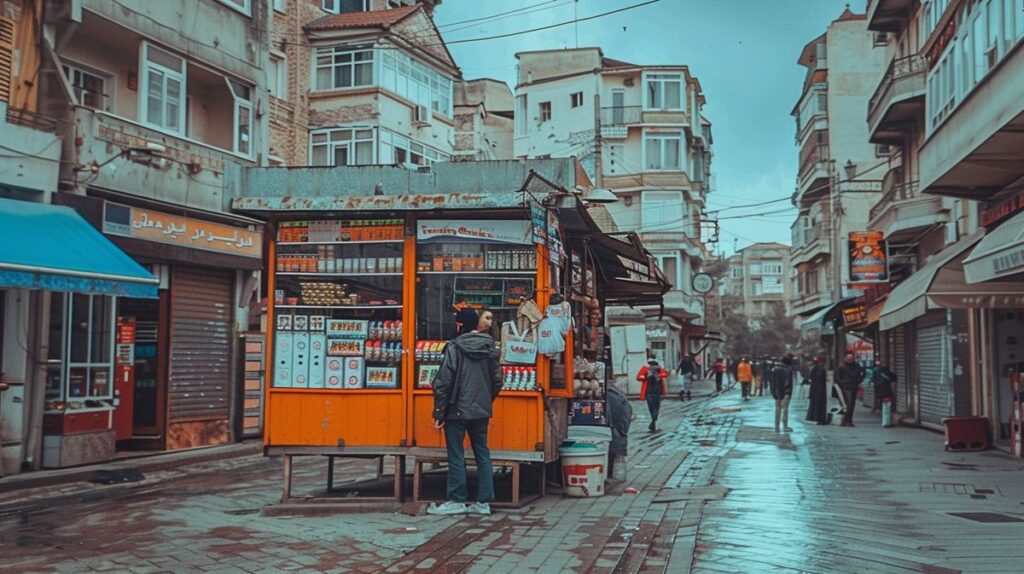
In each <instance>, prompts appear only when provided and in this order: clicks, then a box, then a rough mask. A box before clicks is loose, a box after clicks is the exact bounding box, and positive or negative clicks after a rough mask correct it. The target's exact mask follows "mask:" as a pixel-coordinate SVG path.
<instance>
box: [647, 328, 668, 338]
mask: <svg viewBox="0 0 1024 574" xmlns="http://www.w3.org/2000/svg"><path fill="white" fill-rule="evenodd" d="M647 338H648V339H667V338H668V329H666V328H664V327H657V328H654V329H647Z"/></svg>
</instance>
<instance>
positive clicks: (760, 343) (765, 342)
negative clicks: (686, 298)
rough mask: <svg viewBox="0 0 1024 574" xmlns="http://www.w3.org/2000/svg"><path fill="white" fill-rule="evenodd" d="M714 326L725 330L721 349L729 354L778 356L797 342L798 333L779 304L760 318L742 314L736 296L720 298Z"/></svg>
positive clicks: (738, 298)
mask: <svg viewBox="0 0 1024 574" xmlns="http://www.w3.org/2000/svg"><path fill="white" fill-rule="evenodd" d="M718 327H719V329H720V330H721V331H722V332H723V333H725V336H726V343H725V348H726V352H727V353H728V355H729V356H730V357H740V356H746V357H759V356H763V355H769V356H773V357H781V356H783V355H785V354H786V353H788V352H790V351H792V350H793V348H795V347H796V345H797V343H798V342H799V341H800V333H799V332H798V331H797V330H796V328H794V327H793V320H792V319H791V318H789V317H787V316H786V313H785V309H784V306H783V305H782V304H781V303H779V304H773V305H772V306H771V309H770V311H769V313H768V314H767V315H765V316H764V317H760V318H758V319H756V320H751V318H750V317H747V316H746V315H744V313H743V300H742V299H741V298H740V297H723V298H722V321H721V323H720V324H719V325H718Z"/></svg>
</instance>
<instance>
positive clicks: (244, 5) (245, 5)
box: [220, 0, 250, 16]
mask: <svg viewBox="0 0 1024 574" xmlns="http://www.w3.org/2000/svg"><path fill="white" fill-rule="evenodd" d="M220 1H221V3H223V4H227V5H228V6H231V7H232V8H234V9H235V10H238V11H239V12H241V13H242V14H245V15H246V16H248V15H249V13H250V12H249V0H220Z"/></svg>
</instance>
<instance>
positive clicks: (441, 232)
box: [416, 219, 533, 245]
mask: <svg viewBox="0 0 1024 574" xmlns="http://www.w3.org/2000/svg"><path fill="white" fill-rule="evenodd" d="M416 239H418V240H420V241H434V242H439V241H453V240H454V241H465V242H474V243H512V244H516V245H530V244H532V243H533V231H532V229H531V226H530V222H529V221H525V220H523V221H515V220H513V221H507V220H498V219H495V220H477V221H467V220H453V219H421V220H420V221H419V222H418V223H417V224H416Z"/></svg>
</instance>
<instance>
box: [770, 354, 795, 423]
mask: <svg viewBox="0 0 1024 574" xmlns="http://www.w3.org/2000/svg"><path fill="white" fill-rule="evenodd" d="M795 378H796V372H795V370H794V369H793V357H792V356H791V355H787V356H786V357H785V358H783V359H782V362H781V363H780V364H777V365H775V367H774V368H773V369H772V372H771V393H772V398H774V399H775V432H779V431H780V430H783V431H785V432H792V431H793V429H791V428H790V427H789V401H790V400H791V399H792V398H793V381H794V379H795ZM780 425H781V426H780Z"/></svg>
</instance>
